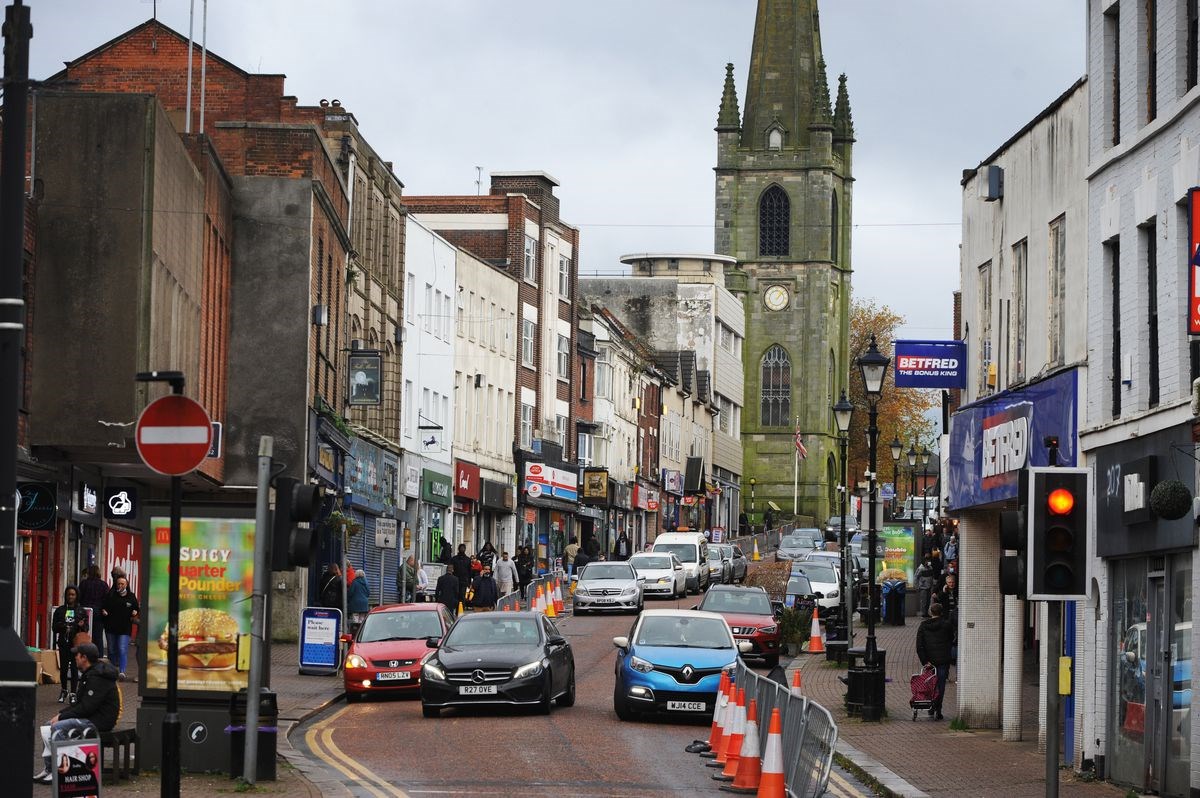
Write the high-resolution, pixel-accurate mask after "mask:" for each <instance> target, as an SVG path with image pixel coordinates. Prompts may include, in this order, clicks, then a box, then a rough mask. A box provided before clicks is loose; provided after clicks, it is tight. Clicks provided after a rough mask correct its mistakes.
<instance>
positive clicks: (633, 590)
mask: <svg viewBox="0 0 1200 798" xmlns="http://www.w3.org/2000/svg"><path fill="white" fill-rule="evenodd" d="M636 592H638V587H637V585H634V586H633V587H627V588H625V589H624V590H622V591H621V595H622V596H624V595H633V594H634V593H636Z"/></svg>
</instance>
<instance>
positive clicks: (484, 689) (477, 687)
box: [458, 684, 496, 695]
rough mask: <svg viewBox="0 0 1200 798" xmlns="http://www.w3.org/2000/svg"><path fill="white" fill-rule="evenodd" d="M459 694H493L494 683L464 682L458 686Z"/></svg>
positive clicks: (494, 691) (494, 690)
mask: <svg viewBox="0 0 1200 798" xmlns="http://www.w3.org/2000/svg"><path fill="white" fill-rule="evenodd" d="M458 694H459V695H495V694H496V685H494V684H464V685H463V686H462V687H460V688H458Z"/></svg>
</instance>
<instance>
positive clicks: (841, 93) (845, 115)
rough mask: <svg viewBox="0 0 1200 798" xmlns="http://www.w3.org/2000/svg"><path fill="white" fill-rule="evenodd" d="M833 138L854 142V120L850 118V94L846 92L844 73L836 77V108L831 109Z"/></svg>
mask: <svg viewBox="0 0 1200 798" xmlns="http://www.w3.org/2000/svg"><path fill="white" fill-rule="evenodd" d="M833 137H834V138H835V139H837V140H839V141H854V119H853V117H851V116H850V92H848V91H846V73H845V72H843V73H842V74H841V76H839V77H838V93H837V106H836V107H835V108H834V109H833Z"/></svg>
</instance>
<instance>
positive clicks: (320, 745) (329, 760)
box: [304, 708, 409, 798]
mask: <svg viewBox="0 0 1200 798" xmlns="http://www.w3.org/2000/svg"><path fill="white" fill-rule="evenodd" d="M342 711H344V708H343V710H339V711H338V712H335V713H334V714H333V715H330V716H329V717H328V718H326V719H324V720H322V721H320V722H319V723H316V724H314V725H313V727H312V728H310V729H309V730H308V731H307V732H305V734H304V741H305V743H307V744H308V748H309V750H310V751H312V752H313V754H314V755H315V756H316V757H317V758H318V759H320V760H321V761H322V762H324V763H325V764H327V765H329V766H330V767H332V768H333V769H334V770H336V771H338V772H339V773H341V774H342V775H343V776H345V777H346V778H348V779H351V780H352V781H356V782H358V783H359V784H360V785H361V786H362V787H363V789H365V790H367V791H368V792H370V793H371V794H372V795H374V796H375V798H409V797H408V795H407V793H405V792H403V791H402V790H400V789H398V788H396V787H394V786H392V785H391V784H388V783H387V782H385V781H382V780H380V779H378V778H376V777H375V776H373V775H372V774H370V773H368V772H366V771H365V770H364V771H360V770H358V769H357V768H356V767H355V765H357V764H358V763H357V762H355V761H354V760H353V759H351V758H350V757H348V756H346V754H345V753H344V752H343V751H342V749H340V748H338V746H337V744H336V743H335V742H334V741H333V729H331V728H329V726H330V724H332V723H333V721H334V720H336V719H337V717H338V715H340V714H341V713H342Z"/></svg>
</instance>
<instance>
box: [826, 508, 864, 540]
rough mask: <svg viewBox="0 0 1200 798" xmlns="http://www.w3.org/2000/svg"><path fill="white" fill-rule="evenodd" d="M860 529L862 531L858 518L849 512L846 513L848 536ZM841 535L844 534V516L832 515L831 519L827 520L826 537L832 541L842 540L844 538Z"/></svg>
mask: <svg viewBox="0 0 1200 798" xmlns="http://www.w3.org/2000/svg"><path fill="white" fill-rule="evenodd" d="M859 531H860V528H859V525H858V519H857V518H855V517H854V516H853V515H850V514H847V515H846V534H847V535H848V536H850V535H855V534H857V533H858V532H859ZM841 535H842V517H841V516H840V515H833V516H830V517H829V520H828V521H826V522H825V539H826V540H830V541H833V540H836V541H839V542H840V541H841V539H842V537H841Z"/></svg>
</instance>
